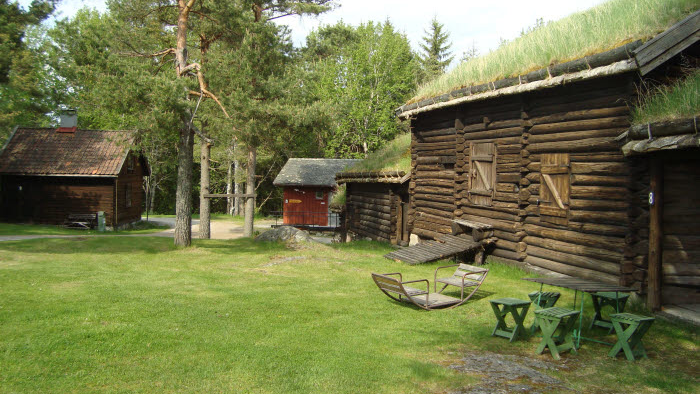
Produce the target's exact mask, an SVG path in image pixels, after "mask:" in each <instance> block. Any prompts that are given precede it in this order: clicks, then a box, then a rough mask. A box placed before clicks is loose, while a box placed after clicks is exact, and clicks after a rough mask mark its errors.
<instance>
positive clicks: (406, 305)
mask: <svg viewBox="0 0 700 394" xmlns="http://www.w3.org/2000/svg"><path fill="white" fill-rule="evenodd" d="M379 294H381V295H382V296H383V297H384V298H386V301H388V302H389V303H391V304H392V305H395V306H399V307H402V308H409V309H415V310H422V311H424V310H425V309H423V308H420V307H418V306H416V305H414V304H413V303H411V302H410V301H403V302H399V301H395V300H392V299H391V298H389V297H387V296H386V295H385V294H383V293H381V292H380V293H379ZM493 294H494V293H493V292H490V291H485V290H478V291H477V292H476V293H474V295H473V296H472V297H471V298H470V299H468V300H467V301H466V302H465V303H464V304H462V305H459V306H457V307H455V308H460V307H462V306H467V305H469V304H470V303H473V302H477V301H479V300H481V299H484V298H486V297H490V296H492V295H493ZM445 295H451V296H453V297H455V298H459V293H457V294H445ZM453 309H454V308H453ZM441 310H447V309H444V308H443V309H433V310H432V311H437V312H439V311H441ZM426 312H428V311H426Z"/></svg>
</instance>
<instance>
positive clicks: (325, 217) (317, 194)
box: [273, 158, 360, 227]
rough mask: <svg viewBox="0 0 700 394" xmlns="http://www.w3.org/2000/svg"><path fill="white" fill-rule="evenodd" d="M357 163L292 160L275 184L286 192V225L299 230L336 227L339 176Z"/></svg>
mask: <svg viewBox="0 0 700 394" xmlns="http://www.w3.org/2000/svg"><path fill="white" fill-rule="evenodd" d="M359 161H360V160H356V159H312V158H291V159H289V160H288V161H287V163H285V165H284V167H282V169H281V170H280V172H279V174H277V177H276V178H275V180H274V181H273V185H275V186H278V187H282V188H284V197H283V207H282V209H283V213H282V216H283V222H284V224H288V225H292V226H296V227H335V226H336V225H337V223H334V221H335V220H334V216H333V214H332V213H331V211H330V202H331V199H332V196H333V193H334V192H335V190H336V188H337V184H336V182H335V174H336V173H338V172H341V171H343V170H345V169H346V168H348V167H350V166H352V165H354V164H357V163H358V162H359Z"/></svg>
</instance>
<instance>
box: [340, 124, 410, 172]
mask: <svg viewBox="0 0 700 394" xmlns="http://www.w3.org/2000/svg"><path fill="white" fill-rule="evenodd" d="M349 171H404V172H406V173H408V172H409V171H411V133H404V134H400V135H399V136H398V137H396V138H394V139H393V140H391V141H390V142H388V143H387V144H386V145H384V146H383V147H381V148H380V149H379V150H377V151H376V152H372V153H370V154H369V155H368V156H367V158H366V159H364V160H362V161H361V162H359V163H357V164H356V165H355V166H353V167H352V168H351V169H350V170H349Z"/></svg>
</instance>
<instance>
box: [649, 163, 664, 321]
mask: <svg viewBox="0 0 700 394" xmlns="http://www.w3.org/2000/svg"><path fill="white" fill-rule="evenodd" d="M649 176H650V180H651V182H650V185H649V191H650V194H649V272H648V273H649V276H648V278H649V288H648V293H647V306H648V307H649V308H651V309H652V310H658V309H660V308H661V252H662V250H661V248H662V242H663V199H662V197H663V185H664V180H663V176H664V168H663V162H662V161H661V159H660V158H658V157H655V156H651V157H650V159H649Z"/></svg>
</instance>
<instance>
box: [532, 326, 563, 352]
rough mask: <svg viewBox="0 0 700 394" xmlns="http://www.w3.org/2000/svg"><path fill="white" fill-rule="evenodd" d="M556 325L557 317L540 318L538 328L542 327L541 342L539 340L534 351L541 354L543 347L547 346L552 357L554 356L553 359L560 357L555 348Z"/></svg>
mask: <svg viewBox="0 0 700 394" xmlns="http://www.w3.org/2000/svg"><path fill="white" fill-rule="evenodd" d="M557 326H559V319H554V320H549V319H541V320H540V328H541V329H542V342H540V344H539V346H537V350H535V353H537V354H542V352H544V349H545V348H547V347H548V348H549V352H550V353H552V357H554V359H555V360H559V359H561V356H559V349H557V344H556V342H555V340H554V332H555V331H556V330H557Z"/></svg>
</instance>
